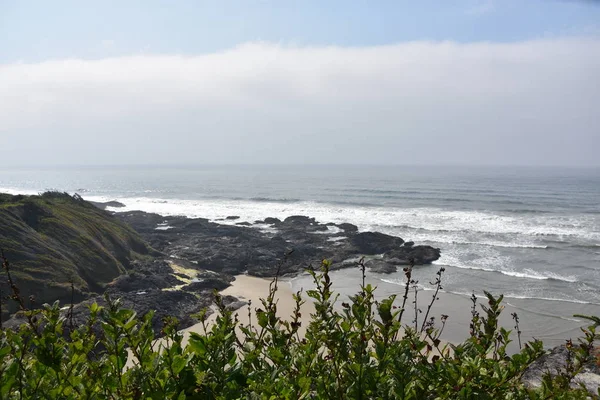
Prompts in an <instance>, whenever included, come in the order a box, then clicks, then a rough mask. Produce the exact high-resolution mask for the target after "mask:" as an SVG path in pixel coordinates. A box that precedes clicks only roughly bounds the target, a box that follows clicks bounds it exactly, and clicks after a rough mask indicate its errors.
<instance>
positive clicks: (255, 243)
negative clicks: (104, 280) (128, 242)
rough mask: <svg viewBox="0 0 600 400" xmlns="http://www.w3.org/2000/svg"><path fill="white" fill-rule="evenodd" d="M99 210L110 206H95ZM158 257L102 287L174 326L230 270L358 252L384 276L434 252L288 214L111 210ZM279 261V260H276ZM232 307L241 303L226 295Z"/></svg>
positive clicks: (187, 318) (337, 259)
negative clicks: (217, 218) (255, 217)
mask: <svg viewBox="0 0 600 400" xmlns="http://www.w3.org/2000/svg"><path fill="white" fill-rule="evenodd" d="M95 205H96V206H97V207H99V208H105V207H106V206H109V207H115V203H114V202H111V203H96V204H95ZM113 215H114V216H115V217H116V218H118V219H120V220H121V221H123V222H125V223H127V224H128V225H130V226H131V227H132V228H133V229H134V230H136V231H137V232H138V233H139V234H140V236H141V237H142V238H143V239H144V240H145V241H146V242H147V243H149V244H150V246H152V248H154V249H155V250H157V251H158V252H160V253H161V254H162V257H158V258H157V259H155V260H153V261H147V262H135V263H133V264H132V266H131V269H130V270H129V271H128V274H127V275H123V276H120V277H119V278H117V279H116V280H115V281H113V282H112V283H111V284H109V285H108V286H107V288H106V293H108V294H109V295H110V296H111V297H112V298H120V299H121V302H122V304H123V305H124V306H126V307H131V308H133V309H134V310H136V311H137V312H138V313H139V314H144V313H145V312H147V311H150V310H155V318H154V327H155V330H156V331H157V332H159V330H160V327H161V325H162V318H163V317H165V316H175V317H177V318H178V319H179V321H180V327H181V328H186V327H188V326H190V325H192V324H194V322H195V321H194V319H193V318H192V317H191V316H192V315H193V314H194V313H197V312H199V311H200V310H201V309H203V308H206V307H207V306H209V305H210V304H211V302H212V299H213V291H214V290H222V289H224V288H226V287H228V286H229V285H230V283H231V282H232V281H233V279H234V275H239V274H248V275H251V276H256V277H272V276H275V275H276V274H277V272H278V270H279V273H280V274H281V275H296V274H298V273H301V272H303V271H304V270H305V269H306V268H307V267H309V266H311V265H312V266H314V267H318V266H319V264H320V262H321V261H322V260H323V259H328V260H331V261H332V263H333V264H332V268H333V269H340V268H347V267H352V266H356V263H357V261H358V260H359V259H360V258H361V257H366V261H365V265H366V266H367V267H368V268H369V269H370V270H372V271H374V272H382V273H391V272H395V271H396V270H397V268H398V267H399V266H403V265H408V264H410V263H411V262H414V264H415V265H423V264H430V263H431V262H433V261H435V260H437V259H438V258H439V257H440V250H439V249H436V248H433V247H430V246H420V245H415V244H414V243H412V242H404V240H403V239H401V238H398V237H394V236H389V235H385V234H382V233H377V232H359V231H358V228H357V227H356V226H355V225H352V224H348V223H344V224H333V223H327V224H323V223H320V222H318V221H316V220H315V219H314V218H310V217H306V216H292V217H289V218H286V219H285V220H283V221H281V220H279V219H277V218H266V219H264V220H262V221H256V222H255V223H254V224H248V223H236V222H235V221H236V220H237V219H238V218H237V217H236V216H229V217H227V218H225V219H224V220H223V221H222V222H223V223H218V222H211V221H209V220H207V219H203V218H186V217H173V216H161V215H158V214H152V213H146V212H143V211H131V212H113ZM283 258H285V261H284V260H282V259H283ZM225 300H226V302H227V303H228V304H230V306H231V307H232V308H236V307H239V306H241V305H242V304H243V303H242V302H240V301H238V299H235V298H227V299H225ZM93 301H96V302H98V303H99V304H101V305H102V304H104V303H105V300H104V296H96V297H94V298H91V299H88V300H87V301H85V302H83V303H81V304H79V305H77V306H76V307H75V319H77V320H79V319H83V317H84V316H85V314H86V305H87V304H90V303H91V302H93Z"/></svg>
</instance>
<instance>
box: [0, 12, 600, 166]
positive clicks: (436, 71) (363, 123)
mask: <svg viewBox="0 0 600 400" xmlns="http://www.w3.org/2000/svg"><path fill="white" fill-rule="evenodd" d="M0 146H1V147H0V151H1V154H2V156H1V157H2V164H3V165H9V164H13V165H27V164H141V163H144V164H146V163H177V164H183V163H194V164H204V163H210V164H214V163H227V164H232V163H233V164H235V163H261V164H264V163H318V164H325V163H344V164H347V163H369V164H388V163H392V164H405V163H410V164H511V165H514V164H517V165H582V166H591V165H593V166H599V165H600V155H599V154H598V153H599V152H600V3H599V2H597V1H574V0H573V1H568V0H565V1H559V0H496V1H493V0H481V1H478V0H456V1H450V0H449V1H438V0H436V1H433V0H431V1H414V0H411V1H370V0H364V1H363V0H360V1H359V0H353V1H348V0H345V1H312V0H311V1H308V0H305V1H291V0H290V1H286V0H278V1H268V0H262V1H260V0H256V1H250V0H248V1H235V2H234V1H224V0H221V1H199V0H198V1H148V0H145V1H114V2H111V1H101V2H82V1H58V0H57V1H17V0H15V1H9V0H0Z"/></svg>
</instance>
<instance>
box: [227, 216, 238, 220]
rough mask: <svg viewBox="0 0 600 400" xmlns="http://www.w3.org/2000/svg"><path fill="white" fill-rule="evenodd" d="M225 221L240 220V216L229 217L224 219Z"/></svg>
mask: <svg viewBox="0 0 600 400" xmlns="http://www.w3.org/2000/svg"><path fill="white" fill-rule="evenodd" d="M225 219H228V220H234V219H240V216H239V215H230V216H228V217H225Z"/></svg>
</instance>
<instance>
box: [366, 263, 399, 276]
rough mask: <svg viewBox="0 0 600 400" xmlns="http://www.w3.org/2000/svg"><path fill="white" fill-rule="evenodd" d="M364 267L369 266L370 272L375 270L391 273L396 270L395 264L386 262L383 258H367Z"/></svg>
mask: <svg viewBox="0 0 600 400" xmlns="http://www.w3.org/2000/svg"><path fill="white" fill-rule="evenodd" d="M365 267H367V268H369V269H370V270H371V272H376V273H379V274H391V273H393V272H396V271H397V270H398V268H396V266H395V265H393V264H390V263H387V262H385V261H383V260H368V261H366V262H365Z"/></svg>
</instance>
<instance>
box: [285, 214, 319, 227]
mask: <svg viewBox="0 0 600 400" xmlns="http://www.w3.org/2000/svg"><path fill="white" fill-rule="evenodd" d="M315 222H316V220H315V219H314V218H310V217H306V216H304V215H292V216H291V217H287V218H286V219H284V220H283V223H284V224H298V225H311V224H314V223H315Z"/></svg>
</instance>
